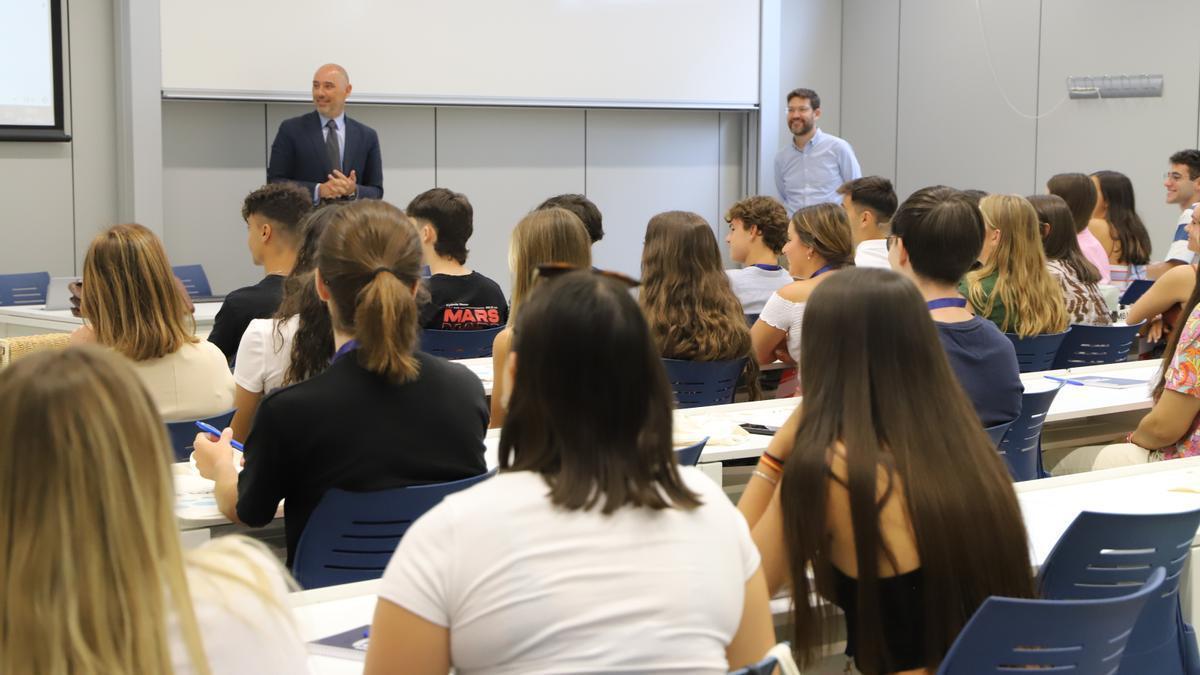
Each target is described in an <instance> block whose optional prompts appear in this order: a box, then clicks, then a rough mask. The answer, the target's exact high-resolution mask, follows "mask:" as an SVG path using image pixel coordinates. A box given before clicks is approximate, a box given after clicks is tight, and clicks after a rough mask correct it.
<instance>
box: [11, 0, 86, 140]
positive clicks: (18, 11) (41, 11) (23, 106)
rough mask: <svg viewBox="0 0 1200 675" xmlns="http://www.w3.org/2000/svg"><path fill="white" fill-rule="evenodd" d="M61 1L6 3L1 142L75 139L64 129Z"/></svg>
mask: <svg viewBox="0 0 1200 675" xmlns="http://www.w3.org/2000/svg"><path fill="white" fill-rule="evenodd" d="M59 2H60V0H4V2H0V63H3V64H5V76H4V86H2V87H0V140H18V141H29V140H54V141H59V140H70V137H69V136H67V135H66V134H65V133H63V103H62V98H63V97H62V31H61V25H62V23H61V7H60V5H59Z"/></svg>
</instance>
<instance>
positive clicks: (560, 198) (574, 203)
mask: <svg viewBox="0 0 1200 675" xmlns="http://www.w3.org/2000/svg"><path fill="white" fill-rule="evenodd" d="M544 209H566V210H568V211H570V212H571V213H574V214H575V217H576V218H578V219H579V221H580V222H582V223H583V227H584V228H585V229H586V230H587V233H588V238H589V239H591V240H592V243H593V244H595V243H596V242H598V241H600V240H601V239H603V238H604V217H603V216H602V215H601V214H600V209H598V208H596V205H595V204H593V203H592V200H590V199H588V198H587V197H585V196H583V195H577V194H563V195H557V196H555V197H551V198H549V199H547V200H546V201H544V202H542V203H541V204H539V205H538V207H537V209H535V210H537V211H542V210H544Z"/></svg>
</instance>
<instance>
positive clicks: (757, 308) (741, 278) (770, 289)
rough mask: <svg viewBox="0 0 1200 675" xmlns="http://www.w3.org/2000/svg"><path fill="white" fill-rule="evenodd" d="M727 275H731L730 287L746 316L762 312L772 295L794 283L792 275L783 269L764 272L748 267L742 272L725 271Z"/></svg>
mask: <svg viewBox="0 0 1200 675" xmlns="http://www.w3.org/2000/svg"><path fill="white" fill-rule="evenodd" d="M725 273H726V274H728V275H729V285H730V286H733V294H734V295H736V296H737V298H738V300H740V301H741V302H742V311H743V312H745V313H746V314H758V313H759V312H761V311H762V309H763V305H764V304H766V302H767V298H769V297H771V294H772V293H774V292H775V291H777V290H779V289H781V288H783V287H784V286H787V285H788V284H790V283H792V275H791V274H790V273H789V272H788V271H787V270H785V269H783V268H782V267H780V268H779V269H775V270H764V269H763V268H761V267H755V266H754V265H747V266H746V267H743V268H742V269H740V270H725Z"/></svg>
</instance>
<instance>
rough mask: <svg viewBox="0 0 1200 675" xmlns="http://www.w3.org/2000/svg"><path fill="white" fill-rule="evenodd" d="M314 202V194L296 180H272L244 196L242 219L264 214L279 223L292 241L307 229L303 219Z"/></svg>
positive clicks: (263, 215)
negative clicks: (301, 223)
mask: <svg viewBox="0 0 1200 675" xmlns="http://www.w3.org/2000/svg"><path fill="white" fill-rule="evenodd" d="M312 206H313V204H312V195H310V194H309V193H308V192H306V191H305V190H304V188H302V187H300V186H298V185H296V184H295V183H270V184H268V185H264V186H262V187H260V188H258V189H257V190H255V191H254V192H251V193H250V194H248V195H246V198H245V199H243V200H242V220H246V221H249V220H250V216H252V215H259V216H262V217H263V218H266V219H267V220H270V221H271V222H272V223H274V224H276V225H278V226H279V227H280V228H281V229H282V230H283V231H284V232H286V233H287V236H288V237H290V238H291V240H292V241H299V240H300V237H301V236H303V233H304V229H303V228H302V227H301V225H300V221H301V220H303V219H304V216H306V215H308V213H309V212H310V211H312Z"/></svg>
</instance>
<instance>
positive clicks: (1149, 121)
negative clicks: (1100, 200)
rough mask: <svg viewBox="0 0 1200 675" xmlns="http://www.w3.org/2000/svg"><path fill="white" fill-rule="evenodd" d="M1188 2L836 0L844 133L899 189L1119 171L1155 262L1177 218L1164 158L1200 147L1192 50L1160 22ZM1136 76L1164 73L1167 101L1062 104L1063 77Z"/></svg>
mask: <svg viewBox="0 0 1200 675" xmlns="http://www.w3.org/2000/svg"><path fill="white" fill-rule="evenodd" d="M980 5H981V6H982V7H983V22H982V30H981V25H980V16H979V14H978V13H977V11H976V7H977V6H980ZM1194 9H1195V7H1194V3H1191V2H1188V1H1187V0H1155V1H1154V2H1150V3H1134V2H1126V1H1123V0H1052V1H1048V0H1008V1H1006V2H985V3H975V2H964V1H963V0H844V2H843V19H844V27H843V32H842V37H843V39H842V65H841V68H842V78H841V81H842V101H841V103H842V115H841V120H842V132H843V134H842V135H843V136H845V137H846V138H847V139H848V140H849V141H850V142H851V143H852V144H853V145H854V147H855V150H856V152H857V153H858V157H859V159H860V161H861V163H862V166H863V172H864V173H868V174H870V173H877V174H881V175H884V176H889V177H892V178H893V179H894V180H895V181H896V186H897V191H898V192H899V193H900V194H901V197H903V196H904V195H907V194H908V193H909V192H911V191H913V190H915V189H917V188H919V187H922V186H924V185H929V184H932V183H947V184H950V185H955V186H959V187H974V188H980V189H984V190H988V191H992V192H1001V191H1003V192H1016V193H1019V194H1030V193H1035V192H1043V191H1044V188H1045V182H1046V179H1047V178H1049V177H1050V176H1051V175H1053V174H1055V173H1058V172H1063V171H1082V172H1085V173H1086V172H1091V171H1095V170H1097V169H1106V168H1107V169H1115V170H1118V171H1122V172H1123V173H1126V174H1127V175H1129V177H1130V178H1131V179H1132V180H1133V182H1134V188H1135V190H1136V192H1137V196H1138V207H1139V208H1138V210H1139V211H1140V212H1141V215H1142V217H1143V219H1144V220H1145V221H1146V224H1147V227H1148V228H1149V229H1150V232H1151V236H1152V238H1153V243H1154V249H1155V252H1156V254H1157V256H1156V257H1161V255H1162V253H1163V252H1165V250H1166V247H1167V245H1168V243H1169V241H1170V238H1171V235H1172V234H1173V232H1174V223H1175V220H1176V218H1177V216H1178V211H1177V210H1176V209H1175V207H1173V206H1166V205H1164V204H1163V201H1162V200H1163V188H1162V185H1161V183H1162V174H1163V172H1164V171H1165V170H1166V168H1167V157H1168V156H1169V155H1170V154H1171V153H1173V152H1175V151H1176V150H1179V149H1182V148H1194V147H1196V145H1197V125H1198V122H1200V119H1198V98H1200V96H1198V94H1200V91H1198V86H1200V85H1198V83H1200V45H1198V44H1197V43H1196V41H1194V40H1187V39H1181V38H1179V36H1180V35H1183V33H1179V32H1178V30H1176V29H1173V28H1172V27H1171V26H1170V25H1169V23H1168V22H1169V20H1170V17H1189V16H1192V15H1193V14H1194ZM989 53H990V57H991V63H992V65H993V66H994V69H995V75H994V76H993V74H992V70H991V69H990V68H989V65H988V56H989ZM1137 73H1161V74H1163V75H1164V76H1165V86H1164V95H1163V97H1162V98H1150V99H1115V100H1104V101H1098V100H1066V101H1064V100H1063V99H1064V97H1065V96H1066V82H1065V80H1066V77H1067V76H1068V75H1101V74H1137ZM1006 98H1007V100H1006ZM1010 104H1011V105H1010Z"/></svg>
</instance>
